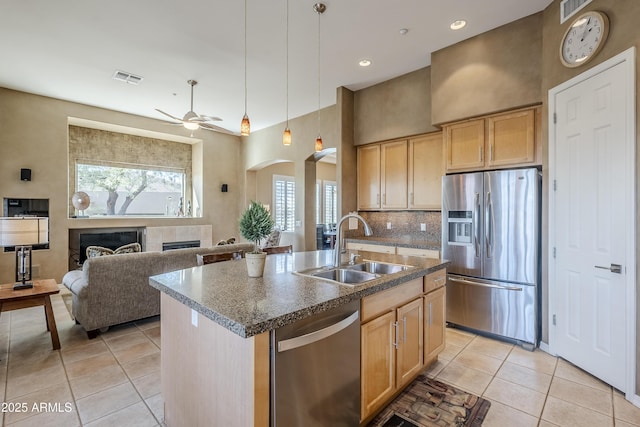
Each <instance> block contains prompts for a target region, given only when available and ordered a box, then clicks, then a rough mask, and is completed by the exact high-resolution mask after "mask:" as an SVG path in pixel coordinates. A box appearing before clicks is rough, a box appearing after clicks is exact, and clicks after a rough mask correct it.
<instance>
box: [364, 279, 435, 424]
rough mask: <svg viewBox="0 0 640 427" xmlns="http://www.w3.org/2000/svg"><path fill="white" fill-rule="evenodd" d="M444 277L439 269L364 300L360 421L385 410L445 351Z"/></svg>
mask: <svg viewBox="0 0 640 427" xmlns="http://www.w3.org/2000/svg"><path fill="white" fill-rule="evenodd" d="M443 276H446V271H445V270H439V271H436V272H434V273H431V274H429V275H427V276H425V277H424V278H419V279H414V280H412V281H409V282H407V283H404V284H402V285H398V286H396V287H394V288H391V289H387V290H385V291H382V292H378V293H376V294H373V295H370V296H368V297H365V298H363V299H362V303H361V319H362V322H363V323H362V325H361V332H360V340H361V394H362V406H361V421H364V420H367V419H369V418H370V417H372V416H373V414H375V413H376V412H377V411H378V410H379V409H381V408H382V407H384V405H385V404H387V403H388V402H389V401H390V400H391V398H392V397H394V396H395V395H396V394H397V392H399V391H400V390H401V389H403V388H404V387H405V386H406V385H407V384H408V383H409V382H411V381H412V380H413V379H414V378H415V377H416V376H417V375H418V374H419V373H420V372H421V371H422V370H423V369H424V368H425V367H426V366H427V364H431V362H433V361H434V360H435V359H436V358H437V355H438V353H440V352H441V351H442V350H443V349H444V346H445V305H444V304H445V288H444V281H441V278H442V277H443ZM434 286H435V289H434ZM425 292H427V293H426V294H425Z"/></svg>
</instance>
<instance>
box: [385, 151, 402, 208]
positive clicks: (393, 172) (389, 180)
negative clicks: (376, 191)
mask: <svg viewBox="0 0 640 427" xmlns="http://www.w3.org/2000/svg"><path fill="white" fill-rule="evenodd" d="M380 149H381V152H380V156H381V157H380V164H381V175H380V191H381V193H382V209H407V175H408V169H407V141H394V142H387V143H384V144H381V145H380Z"/></svg>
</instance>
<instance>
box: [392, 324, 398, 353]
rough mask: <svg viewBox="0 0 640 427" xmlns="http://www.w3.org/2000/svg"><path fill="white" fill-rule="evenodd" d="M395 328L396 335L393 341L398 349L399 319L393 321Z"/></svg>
mask: <svg viewBox="0 0 640 427" xmlns="http://www.w3.org/2000/svg"><path fill="white" fill-rule="evenodd" d="M393 328H394V330H395V337H394V339H395V340H394V342H393V346H394V347H395V348H396V350H397V349H398V339H399V337H398V321H395V322H393Z"/></svg>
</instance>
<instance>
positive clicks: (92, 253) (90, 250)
mask: <svg viewBox="0 0 640 427" xmlns="http://www.w3.org/2000/svg"><path fill="white" fill-rule="evenodd" d="M86 254H87V258H96V257H99V256H105V255H113V250H111V249H109V248H103V247H102V246H87V250H86Z"/></svg>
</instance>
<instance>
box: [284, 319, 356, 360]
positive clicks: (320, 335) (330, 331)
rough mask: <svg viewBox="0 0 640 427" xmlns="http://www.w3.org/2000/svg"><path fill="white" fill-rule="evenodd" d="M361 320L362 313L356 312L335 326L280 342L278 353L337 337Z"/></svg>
mask: <svg viewBox="0 0 640 427" xmlns="http://www.w3.org/2000/svg"><path fill="white" fill-rule="evenodd" d="M359 318H360V312H359V311H355V312H354V313H352V314H351V315H350V316H349V317H347V318H345V319H342V320H341V321H339V322H337V323H334V324H333V325H330V326H327V327H326V328H323V329H319V330H317V331H314V332H310V333H308V334H305V335H300V336H299V337H295V338H289V339H286V340H282V341H278V353H281V352H283V351H287V350H293V349H294V348H298V347H302V346H305V345H309V344H313V343H314V342H317V341H320V340H323V339H325V338H328V337H330V336H331V335H335V334H337V333H338V332H340V331H342V330H343V329H345V328H347V327H349V326H350V325H351V324H352V323H353V322H355V321H357V320H358V319H359Z"/></svg>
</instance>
